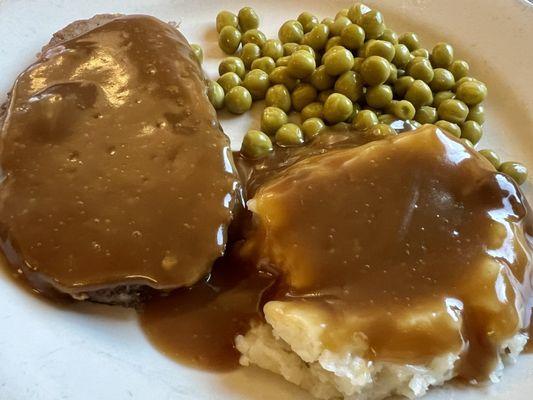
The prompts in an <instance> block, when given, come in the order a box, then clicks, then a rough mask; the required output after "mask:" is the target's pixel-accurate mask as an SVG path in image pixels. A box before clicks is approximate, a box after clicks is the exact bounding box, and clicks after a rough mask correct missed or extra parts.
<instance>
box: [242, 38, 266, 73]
mask: <svg viewBox="0 0 533 400" xmlns="http://www.w3.org/2000/svg"><path fill="white" fill-rule="evenodd" d="M259 57H261V48H260V47H259V46H258V45H256V44H255V43H246V44H245V45H244V46H243V47H242V50H241V60H242V62H243V63H244V66H245V67H246V68H247V69H250V66H251V65H252V62H254V60H257V59H258V58H259Z"/></svg>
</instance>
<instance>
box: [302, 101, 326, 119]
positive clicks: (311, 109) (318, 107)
mask: <svg viewBox="0 0 533 400" xmlns="http://www.w3.org/2000/svg"><path fill="white" fill-rule="evenodd" d="M323 109H324V106H323V105H322V103H320V102H318V101H314V102H312V103H309V104H308V105H306V106H305V107H304V108H303V109H302V111H301V112H300V117H301V118H302V121H305V120H306V119H309V118H322V117H323Z"/></svg>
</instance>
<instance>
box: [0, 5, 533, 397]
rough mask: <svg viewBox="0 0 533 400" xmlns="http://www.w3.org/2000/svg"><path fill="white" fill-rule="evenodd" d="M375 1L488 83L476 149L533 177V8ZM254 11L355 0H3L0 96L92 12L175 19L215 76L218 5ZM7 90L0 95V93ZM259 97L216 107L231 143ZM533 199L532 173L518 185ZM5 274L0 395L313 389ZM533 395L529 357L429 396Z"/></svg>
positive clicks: (252, 119)
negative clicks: (195, 360)
mask: <svg viewBox="0 0 533 400" xmlns="http://www.w3.org/2000/svg"><path fill="white" fill-rule="evenodd" d="M368 3H369V4H370V5H379V8H380V10H381V11H382V12H383V13H384V16H385V19H386V21H387V25H389V26H390V27H392V28H393V29H395V30H397V31H399V32H403V31H415V32H417V33H419V34H420V36H421V38H422V40H423V43H424V45H425V46H426V47H431V46H432V45H433V44H434V43H436V42H438V41H441V40H446V41H448V42H450V43H451V44H453V46H454V47H455V49H456V55H457V56H458V57H460V58H464V59H466V60H468V62H469V63H470V65H471V70H472V73H473V75H475V76H476V77H478V78H480V79H482V80H483V81H485V82H487V84H488V87H489V99H488V102H487V115H488V119H487V123H486V125H485V137H484V139H483V140H482V142H481V144H480V148H486V147H490V148H494V149H496V150H497V151H498V153H500V154H501V155H502V157H503V158H504V159H507V160H509V159H514V160H520V161H522V162H524V163H525V164H526V165H527V166H528V167H529V170H530V171H531V172H532V173H531V174H530V175H533V6H532V5H531V4H529V3H528V2H526V1H525V0H491V1H486V0H468V1H467V0H448V1H438V0H433V1H431V0H390V1H385V0H382V1H379V2H378V1H368ZM243 5H251V6H253V7H254V8H255V9H256V10H257V11H258V12H259V14H260V16H261V17H262V24H261V29H263V30H264V31H265V33H267V34H269V35H270V36H274V35H275V34H276V32H277V27H279V26H280V25H281V23H282V22H283V21H284V20H286V19H289V18H295V17H296V16H297V15H298V14H299V13H300V12H301V11H304V10H307V11H311V12H313V13H315V14H316V15H318V16H319V17H320V18H323V17H326V16H333V15H334V14H335V13H336V12H337V11H338V10H339V9H340V8H343V7H348V6H349V5H350V1H348V0H346V1H344V0H343V1H334V0H328V1H325V0H323V1H316V0H315V1H313V0H298V1H292V0H261V1H255V0H248V1H246V2H242V1H233V0H231V1H229V0H224V1H212V0H205V1H198V0H188V1H182V0H175V1H172V0H90V1H89V0H46V1H45V0H0V71H1V73H0V93H2V94H4V93H6V92H7V91H8V90H9V88H10V86H11V85H12V83H13V81H14V79H15V77H16V76H17V74H18V73H19V72H21V71H22V69H24V68H25V67H26V66H28V65H29V64H30V63H31V62H32V61H33V60H34V56H35V54H36V53H37V52H38V51H39V49H40V47H41V46H42V45H43V44H44V43H46V42H47V41H48V40H49V38H50V36H51V35H52V33H54V32H55V31H57V30H59V29H61V28H62V27H63V26H65V25H67V24H68V23H70V22H72V21H74V20H77V19H84V18H89V17H91V16H93V15H94V14H99V13H108V12H111V13H114V12H119V13H126V14H130V13H141V14H152V15H154V16H157V17H159V18H161V19H163V20H168V21H170V20H173V21H176V22H178V23H179V24H180V29H181V30H182V31H183V33H184V34H185V35H186V36H187V38H188V39H189V41H190V42H192V43H199V44H201V45H202V46H203V48H204V52H205V54H206V62H205V64H204V67H205V69H206V71H207V74H208V75H209V76H211V77H215V74H216V67H217V63H218V61H219V60H220V58H221V57H222V52H221V51H220V50H219V49H218V47H217V43H216V31H215V30H214V20H215V16H216V14H217V12H218V11H220V9H222V8H224V9H228V10H232V11H234V12H236V11H238V9H239V8H240V7H242V6H243ZM3 98H5V95H2V99H3ZM261 109H262V105H261V104H257V105H256V106H255V107H254V112H253V113H249V114H247V115H245V116H242V117H239V118H234V117H231V116H230V115H228V114H225V113H222V115H221V120H222V125H223V127H224V129H225V131H226V133H227V134H228V135H230V136H231V138H232V141H233V147H234V148H238V147H239V141H240V139H241V137H242V135H243V133H244V132H246V130H247V129H249V128H250V127H256V126H257V115H258V113H259V112H260V110H261ZM524 190H525V192H526V195H527V197H528V198H529V200H530V201H533V185H532V178H531V177H530V178H529V182H527V184H526V185H525V186H524ZM3 278H4V276H3V275H1V273H0V400H59V399H69V400H95V399H98V400H101V399H112V400H122V399H157V400H167V399H180V400H185V399H191V400H207V399H217V400H229V399H232V400H234V399H236V400H238V399H249V400H272V399H275V400H280V399H293V400H310V399H311V398H310V396H309V395H307V394H306V393H304V392H302V391H300V390H299V389H297V388H296V387H294V386H293V385H291V384H288V383H286V382H284V381H283V380H281V379H280V378H278V377H277V376H274V375H272V374H270V373H267V372H264V371H261V370H259V369H255V368H249V369H239V370H236V371H234V372H230V373H226V374H212V373H206V372H202V371H197V370H193V369H189V368H186V367H184V366H181V365H179V364H177V363H175V362H173V361H172V360H169V359H167V358H166V357H165V356H164V355H162V354H160V353H159V352H157V350H155V349H154V348H153V347H152V346H151V345H150V344H149V343H148V341H147V340H146V338H145V337H144V336H143V333H142V331H141V330H140V328H139V327H138V324H137V319H136V316H135V313H134V312H133V311H131V310H125V309H122V308H115V307H109V306H99V305H94V304H78V305H76V306H72V307H69V308H58V307H54V306H52V305H50V304H48V303H45V302H42V301H40V300H39V299H37V298H35V297H32V296H30V295H28V294H27V293H25V292H24V291H22V290H21V289H20V288H18V287H17V286H15V285H13V284H12V283H11V282H10V281H9V280H7V279H3ZM532 393H533V354H529V355H523V356H521V357H520V358H519V361H518V364H516V365H515V366H512V367H510V368H508V369H507V370H506V372H505V373H504V376H503V380H502V382H501V383H499V384H497V385H491V386H488V387H481V388H457V387H450V386H448V387H445V388H443V389H436V390H433V391H431V392H430V393H429V394H428V395H427V397H426V398H427V399H428V400H444V399H446V400H448V399H454V400H482V399H491V400H500V399H501V400H504V399H505V400H507V399H513V400H526V399H531V398H532Z"/></svg>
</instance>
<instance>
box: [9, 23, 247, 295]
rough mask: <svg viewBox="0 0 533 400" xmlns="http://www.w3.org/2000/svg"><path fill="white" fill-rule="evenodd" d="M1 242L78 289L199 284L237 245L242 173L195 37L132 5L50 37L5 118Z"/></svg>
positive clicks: (64, 287) (46, 282) (37, 273)
mask: <svg viewBox="0 0 533 400" xmlns="http://www.w3.org/2000/svg"><path fill="white" fill-rule="evenodd" d="M1 135H2V143H1V146H2V149H1V155H0V164H1V168H2V171H3V174H4V179H3V181H2V184H1V187H0V234H1V239H2V244H1V246H2V250H3V252H4V254H5V255H6V256H7V257H8V259H9V261H10V263H11V264H12V265H13V266H15V268H17V269H18V268H21V269H22V270H23V271H24V273H25V274H26V275H27V276H28V278H29V279H30V280H32V283H33V284H34V286H37V287H46V286H52V287H54V288H56V289H58V290H60V291H63V292H68V293H80V292H81V293H83V292H87V291H92V290H98V289H106V288H113V287H116V286H119V285H125V286H127V285H148V286H151V287H154V288H157V289H168V288H174V287H178V286H181V285H190V284H192V283H194V282H195V281H197V280H198V279H200V278H201V277H202V276H204V275H205V274H206V273H207V272H208V271H209V269H210V268H211V265H212V263H213V262H214V260H215V259H216V258H218V257H220V256H221V255H222V253H223V251H224V248H225V244H226V227H227V225H228V224H229V222H230V219H231V216H232V210H233V207H234V204H235V197H236V195H235V194H236V190H237V185H238V183H237V175H236V172H235V169H234V166H233V164H232V161H231V154H230V151H229V146H228V145H229V143H228V139H227V138H226V137H225V135H224V134H223V133H222V131H221V130H220V127H219V125H218V122H217V118H216V112H215V110H214V109H213V107H212V106H211V105H210V103H209V100H208V98H207V96H206V94H205V83H204V77H203V73H202V71H201V68H200V66H199V64H198V63H197V62H196V61H195V59H194V57H193V53H192V50H191V48H190V46H189V45H188V43H187V41H186V40H185V38H184V37H183V36H182V35H181V34H180V33H179V32H178V31H177V30H176V29H174V28H173V27H171V26H169V25H168V24H165V23H163V22H161V21H159V20H157V19H155V18H152V17H148V16H130V17H121V18H117V19H114V20H112V21H111V22H108V23H106V24H104V25H102V26H100V27H97V28H95V29H93V30H90V31H88V32H86V33H83V34H81V35H80V36H77V37H75V38H72V39H70V40H66V41H62V42H60V43H56V44H54V45H50V46H48V47H47V48H45V49H44V51H43V54H42V55H41V56H40V58H39V60H38V61H37V62H36V63H35V64H34V65H32V66H31V67H29V68H28V69H27V70H26V71H24V72H23V73H22V74H21V75H20V76H19V77H18V79H17V81H16V83H15V86H14V87H13V90H12V92H11V99H10V103H9V106H8V109H7V113H6V116H5V122H4V124H3V127H2V132H1Z"/></svg>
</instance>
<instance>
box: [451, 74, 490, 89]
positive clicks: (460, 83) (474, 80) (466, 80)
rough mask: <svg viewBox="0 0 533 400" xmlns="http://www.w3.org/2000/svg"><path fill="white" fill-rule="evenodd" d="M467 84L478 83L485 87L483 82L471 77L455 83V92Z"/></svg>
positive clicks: (465, 77)
mask: <svg viewBox="0 0 533 400" xmlns="http://www.w3.org/2000/svg"><path fill="white" fill-rule="evenodd" d="M465 82H477V83H481V84H483V85H484V83H483V82H481V81H479V80H477V79H476V78H472V77H471V76H463V77H462V78H461V79H459V80H458V81H456V82H455V90H457V88H458V87H459V86H461V85H462V84H463V83H465Z"/></svg>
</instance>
